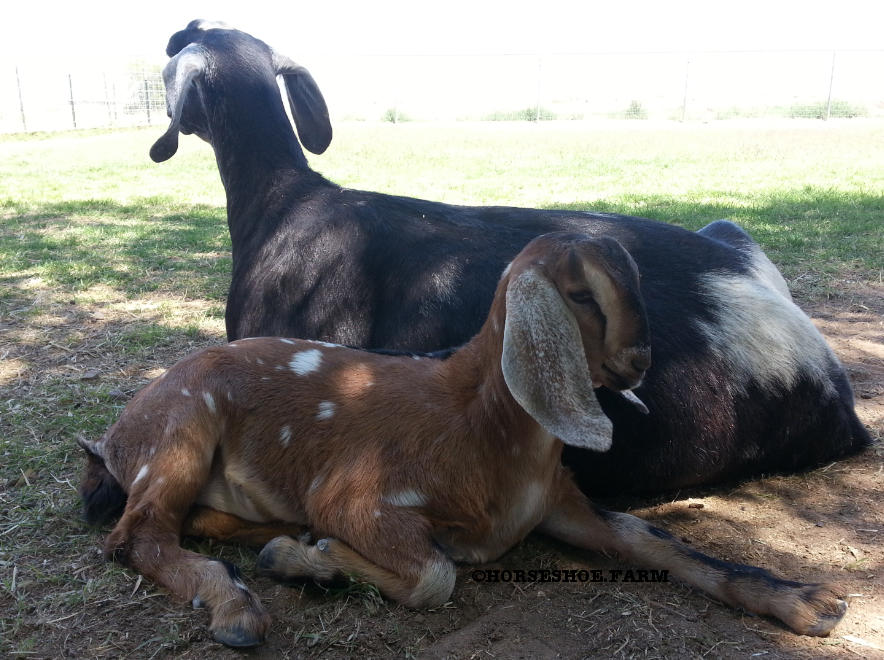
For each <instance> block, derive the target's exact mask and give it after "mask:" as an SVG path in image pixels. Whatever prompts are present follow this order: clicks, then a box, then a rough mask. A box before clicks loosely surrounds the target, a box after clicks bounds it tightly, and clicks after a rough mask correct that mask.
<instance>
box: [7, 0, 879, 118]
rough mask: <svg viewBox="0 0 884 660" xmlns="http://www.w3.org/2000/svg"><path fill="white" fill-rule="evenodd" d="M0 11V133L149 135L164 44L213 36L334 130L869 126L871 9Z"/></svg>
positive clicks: (341, 6)
mask: <svg viewBox="0 0 884 660" xmlns="http://www.w3.org/2000/svg"><path fill="white" fill-rule="evenodd" d="M0 12H2V25H3V28H2V30H3V34H2V39H0V132H3V133H16V132H33V131H54V130H66V129H75V128H77V129H79V128H96V127H113V126H133V125H150V124H154V123H156V124H164V123H165V122H166V116H165V100H164V91H163V85H162V77H161V71H162V67H163V65H164V64H165V62H166V61H167V58H166V56H165V53H164V49H165V45H166V42H167V40H168V38H169V36H171V34H172V33H173V32H175V31H177V30H179V29H182V28H183V27H184V26H185V25H186V24H187V22H188V21H190V20H191V19H193V18H207V19H211V20H223V21H226V22H227V23H228V24H230V25H231V26H234V27H237V28H240V29H243V30H245V31H247V32H250V33H252V34H253V35H255V36H257V37H259V38H261V39H263V40H264V41H266V42H267V43H269V44H270V45H272V46H273V47H274V48H275V49H277V50H279V51H280V52H283V53H285V54H287V55H289V56H290V57H291V58H293V59H294V60H296V61H298V62H299V63H301V64H303V65H304V66H306V67H307V68H309V69H310V71H311V72H312V73H313V75H314V77H315V78H316V80H317V82H318V83H319V85H320V88H321V89H322V91H323V93H324V94H325V96H326V100H327V102H328V104H329V108H330V111H331V114H332V119H333V120H335V121H347V120H356V121H389V122H403V121H427V120H443V121H464V120H466V121H500V120H530V121H548V120H570V121H579V120H599V119H626V120H676V121H711V120H723V119H735V118H809V119H823V120H824V119H830V118H854V117H881V116H884V40H882V38H881V36H880V26H881V25H882V18H884V6H882V4H881V3H880V2H877V3H876V2H870V1H850V0H848V1H846V2H841V3H839V4H838V5H837V7H836V6H835V5H832V4H831V3H824V2H815V1H810V2H797V1H794V0H783V1H780V2H777V1H768V2H756V1H754V0H749V1H745V2H728V1H721V2H708V1H707V2H688V1H674V2H643V1H641V0H637V1H636V2H630V3H616V5H615V4H614V3H598V2H585V3H581V5H580V6H579V7H578V6H575V3H572V2H563V1H560V0H554V1H552V2H545V3H536V2H535V3H528V2H518V1H514V2H500V1H498V0H493V1H491V2H484V3H477V2H461V1H459V0H453V1H450V2H446V3H413V2H400V1H395V2H376V3H364V2H355V1H353V0H342V1H339V2H326V3H323V4H322V5H321V6H311V7H307V6H304V5H299V6H294V4H292V5H289V6H286V7H284V8H280V6H279V4H278V3H273V4H271V3H263V2H251V3H234V2H228V1H226V0H225V1H222V2H171V1H169V0H155V1H153V2H150V3H142V4H138V5H129V6H127V7H126V8H125V9H121V6H120V5H119V4H118V3H110V2H104V1H101V2H81V3H70V2H68V3H64V4H61V3H57V4H56V3H48V4H47V3H39V4H38V3H31V4H30V5H24V4H22V5H17V6H10V4H9V3H7V5H6V6H5V7H4V8H3V9H2V10H0Z"/></svg>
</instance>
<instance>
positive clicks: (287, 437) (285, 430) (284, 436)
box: [279, 425, 292, 447]
mask: <svg viewBox="0 0 884 660" xmlns="http://www.w3.org/2000/svg"><path fill="white" fill-rule="evenodd" d="M291 440H292V427H291V426H288V425H286V426H283V427H282V428H281V429H280V430H279V441H280V442H281V443H282V446H283V447H288V446H289V442H291Z"/></svg>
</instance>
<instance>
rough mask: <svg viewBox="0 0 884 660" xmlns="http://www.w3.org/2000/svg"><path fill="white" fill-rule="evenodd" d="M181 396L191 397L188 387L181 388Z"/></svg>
mask: <svg viewBox="0 0 884 660" xmlns="http://www.w3.org/2000/svg"><path fill="white" fill-rule="evenodd" d="M181 394H183V395H184V396H190V390H189V389H187V388H186V387H183V388H181Z"/></svg>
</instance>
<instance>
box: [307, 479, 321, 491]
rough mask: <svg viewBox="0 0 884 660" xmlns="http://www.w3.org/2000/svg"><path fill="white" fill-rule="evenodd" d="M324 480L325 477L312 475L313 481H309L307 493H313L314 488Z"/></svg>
mask: <svg viewBox="0 0 884 660" xmlns="http://www.w3.org/2000/svg"><path fill="white" fill-rule="evenodd" d="M323 481H325V477H323V476H322V475H319V476H318V477H314V478H313V481H311V482H310V488H308V489H307V492H308V493H315V492H316V489H317V488H319V487H320V486H321V485H322V482H323Z"/></svg>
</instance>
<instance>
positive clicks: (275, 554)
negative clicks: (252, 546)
mask: <svg viewBox="0 0 884 660" xmlns="http://www.w3.org/2000/svg"><path fill="white" fill-rule="evenodd" d="M300 545H301V544H299V543H298V542H297V541H295V540H294V539H292V538H290V537H288V536H277V537H276V538H275V539H273V540H271V541H270V542H268V543H267V544H266V545H265V546H264V547H263V548H261V552H260V553H258V559H257V561H256V562H255V570H256V571H257V573H258V575H267V576H271V577H275V578H288V577H290V576H289V572H288V571H285V570H282V567H283V566H284V565H285V564H286V561H285V559H284V558H285V557H286V556H287V555H290V554H291V553H292V550H293V549H296V548H298V547H300Z"/></svg>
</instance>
